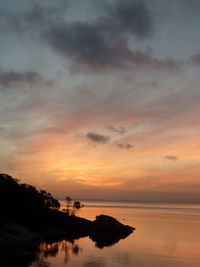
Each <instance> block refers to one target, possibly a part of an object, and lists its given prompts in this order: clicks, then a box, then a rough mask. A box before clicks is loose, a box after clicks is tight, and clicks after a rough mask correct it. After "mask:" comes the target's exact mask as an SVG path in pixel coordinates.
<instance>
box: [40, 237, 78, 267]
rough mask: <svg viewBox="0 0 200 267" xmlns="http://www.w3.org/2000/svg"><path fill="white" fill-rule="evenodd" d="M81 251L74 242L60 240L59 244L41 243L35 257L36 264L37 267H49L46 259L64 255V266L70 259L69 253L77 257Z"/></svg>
mask: <svg viewBox="0 0 200 267" xmlns="http://www.w3.org/2000/svg"><path fill="white" fill-rule="evenodd" d="M81 250H82V249H81V248H80V247H79V245H78V242H77V241H76V240H70V241H67V240H62V241H59V242H51V243H50V242H49V243H47V242H42V243H40V245H39V248H38V253H37V256H36V261H35V262H36V264H37V266H38V267H49V266H50V263H49V261H48V259H49V258H50V257H56V256H58V257H59V253H61V255H60V257H63V255H62V254H64V259H63V260H64V263H65V264H66V263H67V262H68V261H69V259H70V253H72V254H74V255H78V254H79V252H80V251H81Z"/></svg>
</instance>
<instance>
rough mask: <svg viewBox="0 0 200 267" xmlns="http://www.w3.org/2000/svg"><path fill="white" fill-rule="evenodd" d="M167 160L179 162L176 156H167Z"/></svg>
mask: <svg viewBox="0 0 200 267" xmlns="http://www.w3.org/2000/svg"><path fill="white" fill-rule="evenodd" d="M165 159H167V160H171V161H177V160H178V157H177V156H174V155H167V156H165Z"/></svg>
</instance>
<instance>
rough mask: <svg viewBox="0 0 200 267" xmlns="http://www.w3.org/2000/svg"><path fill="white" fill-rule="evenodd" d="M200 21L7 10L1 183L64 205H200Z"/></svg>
mask: <svg viewBox="0 0 200 267" xmlns="http://www.w3.org/2000/svg"><path fill="white" fill-rule="evenodd" d="M199 12H200V1H198V0H168V1H160V0H151V1H147V0H146V1H145V0H144V1H141V0H101V1H99V0H84V1H83V0H59V1H53V0H48V1H46V0H43V1H37V0H19V1H12V0H1V2H0V38H1V42H0V172H1V173H7V174H10V175H12V176H13V177H17V178H20V180H21V181H22V182H24V183H29V184H33V185H34V186H36V187H37V188H43V189H45V190H47V191H50V192H52V193H53V194H54V195H55V196H56V197H58V198H60V199H62V198H64V197H65V196H67V195H70V196H71V197H72V198H76V199H106V200H133V201H177V202H199V203H200V177H199V174H200V138H199V137H200V123H199V118H200V116H199V115H200V88H199V84H200V34H199V25H200V16H199Z"/></svg>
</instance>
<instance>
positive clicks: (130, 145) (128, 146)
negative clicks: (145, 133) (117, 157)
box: [115, 142, 134, 149]
mask: <svg viewBox="0 0 200 267" xmlns="http://www.w3.org/2000/svg"><path fill="white" fill-rule="evenodd" d="M115 144H116V145H117V146H118V147H119V148H122V149H131V148H133V147H134V146H133V145H132V144H129V143H117V142H116V143H115Z"/></svg>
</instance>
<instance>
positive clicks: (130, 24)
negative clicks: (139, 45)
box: [108, 0, 153, 38]
mask: <svg viewBox="0 0 200 267" xmlns="http://www.w3.org/2000/svg"><path fill="white" fill-rule="evenodd" d="M108 14H109V19H110V24H111V25H113V27H114V26H116V29H118V31H121V32H128V33H131V34H133V35H135V36H137V37H140V38H144V37H147V36H149V35H151V34H152V33H153V19H152V16H151V13H150V11H149V9H148V8H147V7H146V5H145V4H144V2H143V1H133V0H117V1H113V2H112V3H111V4H110V6H108Z"/></svg>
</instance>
